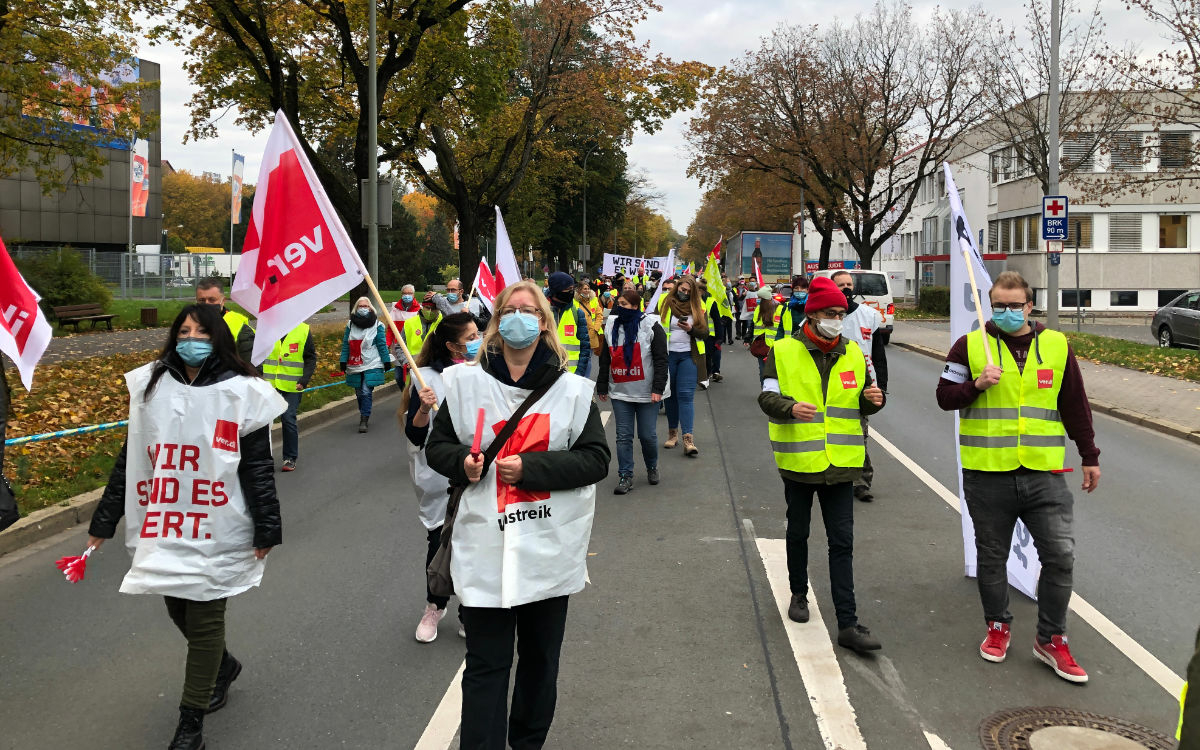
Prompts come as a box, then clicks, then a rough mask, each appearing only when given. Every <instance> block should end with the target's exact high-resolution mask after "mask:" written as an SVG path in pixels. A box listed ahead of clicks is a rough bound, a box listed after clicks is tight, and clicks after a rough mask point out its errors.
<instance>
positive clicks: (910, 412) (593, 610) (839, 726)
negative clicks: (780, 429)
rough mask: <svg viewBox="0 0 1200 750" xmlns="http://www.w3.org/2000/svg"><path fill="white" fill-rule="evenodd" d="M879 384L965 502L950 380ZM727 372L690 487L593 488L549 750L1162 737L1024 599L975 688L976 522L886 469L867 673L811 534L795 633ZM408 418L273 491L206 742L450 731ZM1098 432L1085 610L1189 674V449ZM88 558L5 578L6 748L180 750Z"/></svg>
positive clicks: (929, 465) (758, 452)
mask: <svg viewBox="0 0 1200 750" xmlns="http://www.w3.org/2000/svg"><path fill="white" fill-rule="evenodd" d="M889 356H890V357H891V360H892V361H891V372H892V382H891V393H890V395H889V404H888V406H887V408H885V409H884V411H883V412H882V413H881V414H880V415H878V416H877V417H874V418H873V420H872V429H874V430H878V431H879V433H880V434H881V435H883V436H884V437H885V438H887V439H888V440H890V441H891V443H893V444H894V445H895V447H896V448H897V450H898V451H900V452H902V453H903V454H905V455H906V456H908V457H909V458H911V460H912V461H914V462H915V463H916V464H919V465H920V467H922V468H923V469H924V470H925V471H927V472H928V473H929V475H931V477H932V480H934V481H937V482H941V483H943V484H945V485H947V486H948V487H950V488H951V490H952V491H953V490H954V488H955V460H954V454H953V451H952V438H951V429H952V422H951V417H950V416H949V415H946V414H943V413H942V412H940V411H938V410H937V409H936V406H935V405H934V402H933V388H934V383H935V382H936V378H937V374H938V372H939V370H940V368H939V367H938V365H937V363H936V362H935V361H934V360H932V359H929V358H926V357H923V356H920V355H916V354H912V353H908V352H904V351H901V350H898V349H894V348H893V349H890V350H889ZM723 369H724V372H725V375H726V381H725V382H724V383H721V384H716V385H714V386H713V387H712V388H711V389H710V390H709V391H707V392H706V393H704V392H702V393H700V394H698V398H697V423H696V439H697V442H698V445H699V447H700V449H701V451H702V453H701V456H700V458H699V459H687V458H685V457H683V456H682V455H681V454H680V452H679V451H678V450H675V451H662V452H661V459H660V469H661V472H662V475H663V484H661V485H659V486H658V487H657V488H650V487H649V486H647V485H646V484H645V483H644V470H643V468H642V467H641V465H640V457H639V466H638V470H637V474H636V476H635V479H636V482H637V485H636V488H635V490H634V492H633V493H631V494H629V495H627V496H624V497H617V496H613V495H612V494H611V491H612V487H613V486H614V485H615V483H616V471H615V466H614V467H613V469H612V472H611V474H610V476H609V477H608V479H607V480H605V481H604V482H603V483H602V485H601V486H600V487H599V493H598V496H597V500H598V502H597V517H596V522H595V526H594V531H593V535H592V542H591V554H592V556H591V557H590V558H589V569H590V578H591V585H589V586H588V588H587V589H586V590H585V591H584V592H582V593H580V594H578V595H576V596H574V597H572V600H571V604H570V615H569V619H568V625H567V638H566V643H565V645H564V649H563V663H562V673H561V678H560V681H559V708H558V712H557V715H556V719H555V724H554V727H553V728H552V730H551V734H550V741H549V743H548V745H547V747H550V748H615V747H627V746H628V747H644V748H677V747H688V748H793V747H794V748H810V747H811V748H818V747H823V746H824V747H831V746H834V744H833V743H836V742H839V741H840V740H839V738H844V737H846V736H849V737H850V741H848V742H845V743H844V746H845V747H847V748H850V747H854V746H865V747H869V748H871V749H872V750H874V749H875V748H930V747H943V746H945V747H952V748H957V749H961V748H975V747H979V740H978V727H979V723H980V721H981V720H982V719H983V718H984V717H986V716H988V715H990V714H992V713H994V712H996V711H998V710H1001V709H1004V708H1011V707H1016V706H1027V705H1045V706H1067V707H1078V708H1083V709H1087V710H1091V711H1095V712H1098V713H1102V714H1109V715H1115V716H1119V717H1121V718H1125V719H1128V720H1131V721H1135V722H1138V723H1141V724H1145V725H1147V726H1149V727H1151V728H1153V729H1155V730H1158V731H1160V732H1164V733H1166V732H1172V731H1173V729H1174V722H1175V717H1176V710H1177V708H1176V704H1175V702H1174V701H1173V700H1172V698H1171V696H1170V695H1169V694H1168V693H1167V692H1166V691H1165V690H1164V689H1163V688H1162V687H1161V686H1160V685H1159V684H1158V683H1157V682H1155V681H1154V680H1152V679H1151V677H1149V676H1148V675H1147V673H1146V672H1145V671H1144V670H1143V668H1142V667H1140V666H1139V665H1138V664H1136V663H1135V662H1134V661H1133V660H1131V658H1130V656H1129V654H1128V653H1127V652H1129V651H1130V648H1129V647H1128V646H1126V649H1125V651H1122V650H1121V649H1118V648H1117V647H1115V646H1114V645H1112V643H1111V642H1110V641H1109V640H1107V639H1106V638H1105V637H1104V636H1103V635H1101V633H1100V632H1098V631H1097V630H1096V629H1095V627H1094V625H1093V624H1091V623H1089V622H1088V621H1085V620H1084V619H1083V618H1081V617H1079V616H1077V615H1074V614H1073V615H1072V616H1071V619H1070V634H1071V643H1072V649H1073V651H1074V652H1075V654H1076V656H1077V657H1078V658H1079V660H1080V663H1081V664H1082V665H1083V666H1084V667H1085V668H1087V669H1088V670H1089V672H1090V673H1091V676H1092V681H1091V682H1090V683H1089V684H1088V685H1086V686H1084V687H1078V686H1073V685H1070V684H1068V683H1066V682H1064V681H1062V680H1060V679H1058V678H1057V677H1055V676H1054V675H1053V674H1052V673H1051V672H1050V671H1049V669H1047V668H1046V667H1045V666H1043V665H1041V664H1040V663H1039V662H1037V661H1035V660H1034V659H1033V657H1032V656H1031V655H1030V654H1029V648H1030V646H1031V642H1032V638H1033V628H1034V622H1035V619H1036V615H1035V607H1034V605H1033V603H1032V602H1030V601H1029V600H1027V599H1025V598H1023V597H1021V596H1020V595H1019V594H1015V593H1014V596H1013V611H1014V614H1015V615H1016V617H1017V620H1016V622H1015V624H1014V628H1013V632H1014V641H1013V647H1012V649H1011V650H1010V654H1009V659H1008V661H1007V662H1005V663H1004V664H1001V665H994V664H989V663H987V662H984V661H983V660H981V659H980V658H979V656H978V652H977V648H978V644H979V641H980V640H981V639H982V636H983V624H982V621H981V620H982V618H981V615H980V610H979V603H978V597H977V594H976V591H975V586H974V583H973V581H971V580H969V579H966V578H964V577H963V576H962V541H961V533H960V520H959V516H958V514H957V513H956V512H954V511H953V510H952V509H951V508H950V507H949V506H948V505H947V504H946V503H945V502H944V501H943V500H942V499H940V498H939V497H938V496H937V494H936V493H935V492H934V491H933V490H931V489H930V488H929V486H927V485H926V484H924V483H923V482H922V481H921V480H920V479H919V478H918V477H917V476H916V475H915V474H914V473H913V472H912V471H911V470H910V469H909V468H906V466H905V465H904V464H903V463H901V462H900V461H899V460H897V459H896V458H895V457H893V456H892V455H891V454H889V453H888V452H886V451H885V450H883V449H881V448H880V446H879V445H878V444H877V443H873V444H872V446H871V452H872V458H873V459H874V462H875V466H876V480H875V491H876V495H877V498H878V499H877V501H876V502H875V503H873V504H870V505H868V504H861V503H860V504H858V505H857V508H856V548H857V549H856V553H857V554H856V561H855V564H856V579H857V599H858V607H859V616H860V618H861V620H862V622H863V623H864V624H866V625H868V626H869V627H871V628H872V630H873V632H875V633H876V634H877V635H878V636H879V638H880V639H881V640H882V641H883V644H884V650H883V651H882V652H880V653H879V654H878V655H876V656H872V657H859V656H856V655H854V654H851V653H849V652H845V651H843V650H841V649H838V648H837V647H836V646H832V647H831V646H830V645H829V639H830V637H834V638H835V637H836V633H834V632H833V628H834V627H835V625H834V623H833V619H832V603H831V602H830V600H829V596H828V574H827V568H826V565H825V562H824V558H825V549H824V534H823V532H822V531H821V529H820V524H819V523H815V524H814V532H813V539H812V544H811V550H810V555H811V564H810V577H811V579H812V582H813V586H814V589H815V593H816V602H817V605H818V606H819V607H820V608H821V613H822V614H823V616H824V621H823V622H821V621H816V620H814V621H813V622H811V623H809V624H808V625H805V626H796V625H793V624H791V623H788V625H787V626H786V627H785V624H784V621H783V619H782V617H781V616H780V612H779V610H778V609H777V607H776V602H775V600H774V599H773V592H775V591H778V590H780V589H779V587H780V585H781V584H782V585H783V586H786V580H782V581H781V580H780V575H779V573H778V569H779V566H778V565H777V564H775V563H774V562H772V561H771V560H772V558H771V554H772V553H773V552H774V553H776V554H777V552H778V550H779V548H780V542H778V541H776V540H781V539H782V538H783V536H784V520H783V519H784V506H783V498H782V485H781V482H780V479H779V477H778V475H777V473H776V472H775V469H774V466H773V463H772V461H771V455H770V453H769V449H768V447H767V440H766V426H765V420H764V418H763V417H762V415H761V413H760V412H759V411H758V409H757V406H756V404H755V403H754V399H755V395H756V390H757V381H756V378H755V369H754V366H753V360H752V359H751V358H750V357H749V355H747V354H745V353H744V352H742V351H740V350H739V351H736V352H730V353H729V354H728V356H727V357H726V363H725V366H724V368H723ZM387 390H391V389H387ZM397 401H398V399H395V398H394V397H388V398H385V399H379V400H377V411H376V416H375V418H374V419H373V424H372V430H371V432H370V433H368V434H367V435H359V434H358V433H357V432H356V430H355V428H356V425H357V418H356V416H355V415H347V416H346V417H345V418H344V419H342V420H340V421H338V422H335V423H333V424H331V425H328V426H326V427H323V428H318V429H315V430H313V431H311V432H309V433H305V434H303V435H302V438H301V456H300V469H299V470H298V471H297V472H295V473H293V474H287V475H284V474H280V475H279V478H278V481H279V487H280V493H281V497H282V499H283V502H284V525H285V532H284V538H285V544H284V545H283V546H281V547H279V548H278V549H277V550H276V551H274V552H273V553H272V554H271V557H270V559H269V562H268V566H267V568H268V569H267V574H266V577H265V579H264V582H263V585H262V587H261V588H259V589H256V590H254V591H251V592H249V593H247V594H244V595H242V596H239V597H237V598H236V599H234V600H233V601H232V602H231V603H230V606H229V618H228V619H229V623H228V625H229V627H228V641H229V647H230V649H231V650H232V651H233V652H234V653H235V654H236V655H237V656H238V657H239V658H240V659H242V661H243V662H244V664H245V671H244V672H243V674H242V676H241V678H240V679H239V680H238V681H237V682H236V683H235V685H234V687H233V690H232V692H231V697H230V701H229V705H228V706H227V707H226V708H225V709H224V710H222V711H221V712H220V713H218V714H215V715H213V716H212V717H210V718H209V719H208V721H207V722H206V737H207V739H208V744H209V747H210V748H214V750H220V749H221V748H229V749H232V748H262V747H280V748H339V747H346V748H385V747H386V748H410V747H414V746H415V745H417V743H418V742H419V741H420V739H421V737H422V735H423V734H424V735H425V736H426V739H427V740H428V738H429V736H430V735H429V734H426V733H427V732H431V733H432V732H433V730H434V729H436V728H438V726H434V727H433V728H431V727H430V725H431V721H432V722H433V724H434V725H439V723H440V722H441V721H442V719H441V717H442V716H443V715H444V714H442V713H437V708H438V706H439V704H440V703H441V702H442V700H443V697H444V696H446V694H447V688H448V687H449V686H450V685H451V682H452V680H453V679H454V676H455V673H456V670H457V669H458V667H459V665H460V664H461V663H462V658H463V644H462V641H461V640H460V639H459V638H458V637H457V636H456V635H455V632H454V630H455V623H454V622H453V616H450V617H448V618H447V620H446V621H444V622H443V625H442V628H441V634H440V636H439V638H438V639H437V641H435V642H434V643H432V644H420V643H417V642H416V641H415V640H414V639H413V635H412V634H413V629H414V628H415V626H416V623H417V620H418V619H419V617H420V612H421V609H422V606H423V600H424V596H423V569H422V563H423V561H424V558H423V555H424V531H423V529H422V527H421V525H420V523H419V521H418V520H417V517H416V503H415V499H414V497H413V494H412V491H411V489H410V486H409V480H408V475H407V471H406V469H405V466H404V463H403V458H402V456H403V453H402V444H401V436H400V434H399V432H398V430H397V428H396V427H395V424H394V422H393V421H391V420H390V419H389V416H390V412H391V411H392V410H393V409H394V408H395V405H396V402H397ZM604 408H605V409H607V407H604ZM659 424H660V430H661V431H662V432H664V433H665V429H666V424H665V419H662V420H660V423H659ZM1096 426H1097V431H1098V442H1099V444H1100V447H1101V449H1102V450H1103V451H1104V453H1103V455H1102V457H1101V463H1102V467H1103V470H1104V476H1103V478H1102V480H1101V486H1100V489H1099V490H1097V492H1095V493H1094V494H1092V495H1090V496H1084V495H1082V493H1077V496H1076V500H1077V504H1076V510H1075V517H1076V539H1077V556H1078V563H1077V568H1076V578H1075V580H1076V592H1077V594H1079V595H1080V596H1082V597H1083V598H1084V599H1086V600H1087V601H1088V602H1090V603H1091V604H1092V605H1094V607H1095V608H1096V610H1098V611H1099V612H1100V613H1102V614H1103V615H1105V616H1107V618H1109V619H1110V620H1111V621H1112V623H1113V624H1114V625H1115V626H1116V627H1118V628H1120V629H1122V630H1123V631H1124V632H1125V633H1126V634H1128V636H1129V637H1130V638H1131V639H1132V640H1133V641H1134V642H1136V643H1137V644H1140V646H1141V647H1143V648H1144V649H1146V651H1147V652H1148V654H1149V655H1150V658H1151V659H1152V660H1153V659H1157V660H1160V661H1161V662H1162V663H1163V664H1165V665H1166V666H1167V667H1168V668H1169V669H1170V670H1172V671H1174V673H1175V674H1181V673H1182V671H1183V669H1184V666H1185V664H1186V661H1187V658H1188V657H1189V655H1190V649H1191V645H1192V644H1193V643H1194V634H1195V628H1196V626H1197V623H1198V622H1200V590H1198V589H1197V587H1196V586H1195V585H1194V582H1195V580H1196V575H1197V573H1198V572H1200V562H1198V558H1200V555H1198V552H1200V546H1198V544H1197V542H1196V539H1195V535H1194V530H1195V529H1196V528H1198V527H1200V507H1197V506H1196V504H1195V503H1194V502H1192V501H1191V498H1193V497H1194V495H1195V492H1194V489H1193V486H1192V482H1193V481H1194V471H1193V470H1192V466H1194V463H1195V461H1196V459H1197V457H1198V453H1197V448H1196V447H1195V446H1192V445H1190V444H1187V443H1183V442H1181V441H1177V440H1174V439H1171V438H1166V437H1163V436H1160V435H1157V434H1154V433H1150V432H1148V431H1145V430H1143V429H1142V428H1139V427H1135V426H1130V425H1128V424H1126V423H1122V422H1118V421H1115V420H1111V419H1108V418H1107V417H1104V416H1102V415H1097V417H1096ZM612 429H613V428H612V425H611V424H609V426H608V430H609V435H610V438H611V437H612ZM614 460H615V459H614ZM1071 476H1072V481H1073V482H1078V481H1079V475H1078V472H1076V474H1074V475H1071ZM83 542H84V530H83V529H79V530H76V531H74V532H68V533H66V534H63V535H60V536H59V537H56V538H53V539H50V540H47V541H46V542H44V543H42V544H40V545H37V546H36V547H35V548H31V549H29V550H27V551H24V552H21V553H17V554H14V555H10V556H8V557H6V558H0V602H3V610H2V613H0V644H2V645H0V727H2V730H0V748H14V749H15V748H20V749H22V750H24V749H25V748H68V747H85V746H86V747H90V748H98V749H103V748H143V747H157V746H164V745H165V744H166V742H167V740H168V739H169V738H170V735H171V732H172V730H173V728H174V723H175V719H176V717H177V713H176V706H177V705H178V699H179V690H180V686H181V683H182V673H183V655H184V643H183V640H182V638H181V637H180V636H179V635H178V633H177V632H176V631H175V629H174V628H173V626H172V625H171V624H170V621H169V620H168V618H167V617H166V612H165V608H164V607H163V605H162V603H161V601H159V600H157V598H155V597H146V596H122V595H120V594H118V593H117V587H118V585H119V583H120V579H121V577H122V576H123V575H124V573H125V571H126V569H127V567H128V557H127V555H126V553H125V551H124V549H123V547H122V546H121V545H119V544H115V543H110V544H108V545H106V546H105V547H104V548H103V549H102V550H101V552H100V553H98V554H97V555H95V556H93V559H92V562H91V564H90V565H89V570H88V577H87V578H86V580H85V581H83V582H82V583H80V584H77V585H74V586H72V585H69V584H67V583H65V582H63V581H62V577H61V574H59V573H58V571H57V570H55V569H54V567H53V561H54V560H56V559H57V558H58V557H61V556H63V555H67V554H78V552H79V550H80V549H81V548H82V546H83ZM764 552H765V554H766V557H767V559H768V562H766V563H764ZM772 570H774V571H775V572H774V573H771V571H772ZM451 606H452V607H453V606H454V605H453V604H452V605H451ZM797 653H804V654H805V656H804V658H802V659H801V658H799V657H798V656H797ZM823 659H824V661H823ZM1142 661H1143V663H1144V662H1145V659H1142ZM801 664H803V666H804V667H805V668H806V669H807V670H808V672H807V673H806V678H807V682H806V680H805V679H802V677H801ZM830 664H832V669H825V667H829V666H830ZM814 665H823V667H822V669H821V670H818V672H817V673H814V672H813V666H814ZM450 692H451V694H453V691H450ZM843 702H844V704H845V705H844V706H843V705H842V704H843ZM847 708H848V710H849V711H850V713H849V720H848V721H847V713H846V710H845V709H847ZM451 715H453V712H451ZM443 728H444V727H443ZM450 733H451V734H452V733H453V723H451V726H450ZM931 736H935V737H936V738H938V740H939V741H940V742H942V743H944V744H943V745H934V744H933V740H932V739H929V738H930V737H931ZM855 737H861V740H857V739H855ZM823 738H825V739H823ZM856 743H858V744H857V745H856ZM446 746H447V744H446V743H445V742H442V743H441V745H440V747H446Z"/></svg>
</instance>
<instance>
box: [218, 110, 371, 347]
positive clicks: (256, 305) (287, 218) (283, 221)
mask: <svg viewBox="0 0 1200 750" xmlns="http://www.w3.org/2000/svg"><path fill="white" fill-rule="evenodd" d="M364 276H366V272H365V270H364V269H363V267H362V261H361V259H360V258H359V257H358V252H357V251H355V249H354V244H353V243H352V242H351V241H350V235H348V234H347V233H346V228H345V227H344V226H342V222H341V221H340V220H339V219H338V216H337V213H336V212H335V211H334V209H333V204H332V203H330V202H329V196H327V195H326V194H325V190H324V189H323V188H322V187H321V183H320V182H318V181H317V177H316V173H315V172H313V168H312V165H311V164H310V163H309V161H308V158H307V157H306V156H305V155H304V150H303V149H302V148H301V146H300V142H299V141H298V140H297V138H296V134H295V132H293V131H292V126H291V125H290V124H289V123H288V121H287V118H286V117H285V116H284V114H283V112H282V111H281V112H277V113H276V114H275V126H274V127H273V128H272V129H271V135H270V136H269V137H268V138H267V148H266V153H264V154H263V160H262V167H261V168H260V169H259V173H258V186H257V188H256V190H255V193H254V207H253V208H252V209H251V211H250V225H249V227H247V230H246V245H245V249H244V250H243V252H242V258H241V261H240V263H239V264H238V273H237V277H236V278H235V279H234V282H233V290H232V296H233V299H234V301H236V302H237V303H238V304H239V305H241V306H242V307H244V308H246V311H247V312H249V313H250V314H251V315H253V316H254V317H256V318H258V325H257V328H258V331H257V335H256V336H255V337H254V353H253V354H252V355H251V357H250V359H251V360H252V362H253V363H254V364H260V363H261V362H262V361H263V360H265V359H266V358H267V355H269V354H270V353H271V347H272V346H273V345H274V343H275V342H276V341H278V340H279V339H281V338H283V337H284V336H286V335H287V333H288V331H290V330H292V329H293V328H295V327H296V326H297V325H299V324H300V323H303V322H304V321H305V320H306V319H308V318H309V317H310V316H312V315H314V314H315V313H317V312H319V311H320V310H321V309H322V308H323V307H325V305H327V304H329V303H330V302H332V301H333V300H335V299H337V298H338V297H341V296H342V295H343V294H345V293H346V292H348V291H350V290H351V289H353V288H354V287H356V286H358V285H359V284H360V283H362V280H363V277H364Z"/></svg>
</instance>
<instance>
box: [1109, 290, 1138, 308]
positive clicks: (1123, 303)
mask: <svg viewBox="0 0 1200 750" xmlns="http://www.w3.org/2000/svg"><path fill="white" fill-rule="evenodd" d="M1137 304H1138V293H1137V292H1136V291H1134V290H1131V289H1122V290H1120V291H1116V290H1114V291H1111V292H1109V293H1108V305H1109V307H1137Z"/></svg>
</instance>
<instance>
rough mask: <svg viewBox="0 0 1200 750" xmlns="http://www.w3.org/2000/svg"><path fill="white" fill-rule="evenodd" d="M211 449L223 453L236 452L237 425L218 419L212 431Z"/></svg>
mask: <svg viewBox="0 0 1200 750" xmlns="http://www.w3.org/2000/svg"><path fill="white" fill-rule="evenodd" d="M212 447H213V448H214V449H219V450H223V451H231V452H233V453H237V452H238V425H237V422H230V421H229V420H226V419H218V420H217V427H216V429H214V430H213V441H212Z"/></svg>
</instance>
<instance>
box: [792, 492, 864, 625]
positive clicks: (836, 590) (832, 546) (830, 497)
mask: <svg viewBox="0 0 1200 750" xmlns="http://www.w3.org/2000/svg"><path fill="white" fill-rule="evenodd" d="M814 494H815V495H816V496H817V501H818V502H819V503H820V505H821V519H822V520H823V521H824V522H825V537H826V540H827V541H828V544H829V590H830V593H831V594H832V595H833V609H834V611H835V612H836V613H837V624H838V630H841V629H843V628H849V627H853V626H855V625H857V624H858V616H857V612H856V607H855V602H854V490H853V484H852V483H851V482H842V483H841V484H804V483H801V482H793V481H792V480H790V479H784V480H783V497H784V499H785V500H786V501H787V532H786V533H785V534H784V537H785V540H786V542H785V549H786V550H787V567H788V579H789V581H788V582H789V584H790V586H791V589H792V593H793V594H795V595H796V596H807V595H808V533H809V527H810V521H811V518H812V502H813V495H814Z"/></svg>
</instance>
